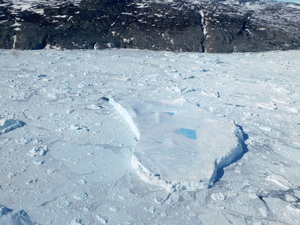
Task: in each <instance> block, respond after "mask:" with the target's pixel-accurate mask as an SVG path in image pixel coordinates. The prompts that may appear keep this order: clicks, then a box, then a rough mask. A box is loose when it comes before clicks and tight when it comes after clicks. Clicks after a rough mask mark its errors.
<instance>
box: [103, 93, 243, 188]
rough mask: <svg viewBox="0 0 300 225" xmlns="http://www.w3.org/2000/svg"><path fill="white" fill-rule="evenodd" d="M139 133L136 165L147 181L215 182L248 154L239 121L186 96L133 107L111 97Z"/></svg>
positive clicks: (178, 183) (192, 185)
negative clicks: (184, 99) (220, 115)
mask: <svg viewBox="0 0 300 225" xmlns="http://www.w3.org/2000/svg"><path fill="white" fill-rule="evenodd" d="M109 101H110V102H111V104H112V105H113V106H114V107H115V108H116V110H117V111H118V112H119V113H120V114H122V115H123V117H124V119H125V120H126V121H127V122H128V123H129V125H130V127H131V129H132V130H133V133H134V134H136V136H137V138H138V142H137V145H136V147H135V151H134V153H133V156H132V166H133V168H134V169H135V170H136V171H137V173H138V174H139V176H140V177H141V178H142V179H143V180H144V181H146V182H149V183H153V184H157V185H161V186H163V187H164V188H166V189H167V190H172V191H174V190H177V189H198V188H203V187H208V186H209V185H211V184H213V182H214V180H215V179H216V176H217V172H218V170H219V169H221V168H224V167H225V166H228V165H229V164H230V163H231V162H233V161H234V160H235V159H236V158H238V157H239V156H240V155H241V154H242V153H243V151H244V150H243V144H242V142H243V141H244V140H243V134H242V131H241V130H240V129H239V127H238V126H236V125H235V124H234V123H233V122H230V121H226V120H224V119H221V118H218V117H216V116H214V115H213V114H211V113H209V112H207V111H205V110H203V109H200V108H199V107H196V106H191V105H187V104H184V103H183V102H182V101H178V100H175V101H169V102H163V101H160V102H159V101H157V102H154V101H153V102H142V103H135V104H133V106H132V110H131V112H134V114H135V115H133V117H132V118H131V117H130V116H129V113H128V111H127V110H126V109H125V108H123V107H122V106H121V104H119V103H116V102H115V101H114V100H113V99H112V98H111V99H110V100H109Z"/></svg>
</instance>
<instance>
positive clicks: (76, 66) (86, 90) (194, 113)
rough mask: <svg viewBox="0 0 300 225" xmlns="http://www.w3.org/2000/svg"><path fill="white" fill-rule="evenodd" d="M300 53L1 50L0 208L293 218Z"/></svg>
mask: <svg viewBox="0 0 300 225" xmlns="http://www.w3.org/2000/svg"><path fill="white" fill-rule="evenodd" d="M299 59H300V51H286V52H267V53H243V54H238V53H234V54H199V53H171V52H151V51H136V50H105V51H56V50H42V51H15V50H11V51H10V50H1V51H0V90H1V92H0V105H1V108H0V205H4V206H6V207H8V208H11V209H13V210H14V211H19V210H21V209H24V210H25V211H26V212H27V213H28V214H29V215H30V216H31V218H32V220H33V221H35V222H37V223H39V224H55V225H65V224H72V225H74V224H114V225H117V224H124V225H125V224H135V225H141V224H151V225H152V224H161V225H162V224H168V225H169V224H172V225H173V224H174V225H184V224H197V225H198V224H205V225H206V224H211V225H215V224H257V225H258V224H272V225H273V224H276V225H277V224H278V225H279V224H292V225H294V224H300V200H299V199H300V116H299V113H300V94H299V93H300V79H299V76H300V72H299V71H300V61H299ZM198 117H199V120H198V119H197V118H198ZM206 119H208V120H206ZM147 127H151V129H150V128H149V129H147ZM234 128H235V129H236V130H238V132H236V131H234ZM237 133H239V134H237ZM203 137H205V138H203ZM238 137H239V138H238ZM201 138H203V139H201ZM205 140H207V141H205ZM151 141H152V142H151ZM239 145H241V147H242V148H243V149H242V151H238V152H236V151H231V150H232V149H235V148H234V147H232V146H239ZM157 146H159V147H157ZM195 146H200V147H201V148H197V147H195ZM222 146H223V147H224V148H222ZM230 146H231V147H230ZM220 147H221V148H220ZM158 148H160V149H161V151H157V149H158ZM183 148H184V149H183ZM217 148H219V149H220V151H216V149H217ZM163 150H167V151H166V153H165V154H164V153H163V152H162V151H163ZM152 151H153V152H154V153H155V154H151V153H152ZM216 152H218V154H219V155H215V156H212V155H211V154H209V153H212V154H215V153H216ZM214 157H215V158H214ZM224 157H225V159H230V160H229V161H228V160H227V161H226V160H225V161H226V163H225V162H224V163H223V164H222V163H221V164H222V165H220V166H219V167H218V168H217V174H216V177H215V179H214V180H213V182H212V184H211V185H209V188H207V186H205V185H198V186H197V185H195V186H193V188H190V184H191V182H190V181H192V183H193V184H194V183H195V182H198V181H199V180H200V179H202V178H203V177H204V178H205V176H204V175H203V174H202V173H205V172H206V171H208V170H209V171H212V172H214V169H215V167H214V166H215V165H216V163H218V162H222V160H221V159H224ZM226 157H227V158H226ZM198 162H199V163H202V164H201V165H202V166H199V165H200V164H198ZM137 164H138V165H139V166H137ZM224 166H226V167H225V168H224ZM141 167H143V168H142V169H141ZM150 170H151V171H150ZM176 170H178V171H176ZM197 170H199V171H197ZM149 171H150V172H149ZM148 172H149V173H148ZM185 174H186V175H185ZM199 174H200V175H199ZM210 177H211V176H206V178H208V179H209V178H210ZM155 179H156V180H155ZM198 179H199V180H198ZM161 180H164V182H167V183H168V182H169V181H171V183H172V182H173V181H175V182H177V183H180V184H183V185H181V186H180V188H175V189H172V188H171V189H168V188H166V186H164V185H163V184H162V183H161V182H160V181H161ZM145 181H146V182H145ZM185 182H188V183H185ZM189 182H190V183H189ZM172 184H173V183H172ZM176 187H177V186H176ZM5 221H9V218H8V215H2V216H1V215H0V224H6V222H5Z"/></svg>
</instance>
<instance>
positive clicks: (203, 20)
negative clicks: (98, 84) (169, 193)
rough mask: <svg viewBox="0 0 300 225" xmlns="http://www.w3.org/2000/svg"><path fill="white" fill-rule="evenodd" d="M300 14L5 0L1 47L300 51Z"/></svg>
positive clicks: (265, 7)
mask: <svg viewBox="0 0 300 225" xmlns="http://www.w3.org/2000/svg"><path fill="white" fill-rule="evenodd" d="M299 13H300V7H299V4H297V3H283V2H275V1H252V0H249V1H243V0H241V1H206V0H202V1H190V0H183V1H144V0H94V1H90V0H82V1H63V2H62V1H57V0H51V1H35V0H33V1H27V0H23V1H13V0H6V1H3V3H2V4H1V5H0V48H7V49H12V48H14V49H43V48H54V49H57V48H59V49H105V48H134V49H149V50H168V51H185V52H186V51H188V52H249V51H251V52H257V51H269V50H288V49H299V47H300V36H299V33H300V30H299V29H300V28H299V23H300V19H299V18H300V17H299Z"/></svg>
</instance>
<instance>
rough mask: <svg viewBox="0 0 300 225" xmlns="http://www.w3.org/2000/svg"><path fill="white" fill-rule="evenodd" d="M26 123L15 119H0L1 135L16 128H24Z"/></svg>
mask: <svg viewBox="0 0 300 225" xmlns="http://www.w3.org/2000/svg"><path fill="white" fill-rule="evenodd" d="M24 125H25V123H24V122H22V121H20V120H15V119H6V118H1V117H0V135H1V134H4V133H7V132H9V131H12V130H14V129H16V128H19V127H23V126H24Z"/></svg>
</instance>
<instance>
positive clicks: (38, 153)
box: [27, 146, 48, 157]
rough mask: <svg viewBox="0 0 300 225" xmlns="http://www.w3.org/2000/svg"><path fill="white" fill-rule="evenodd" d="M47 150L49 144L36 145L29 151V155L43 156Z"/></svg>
mask: <svg viewBox="0 0 300 225" xmlns="http://www.w3.org/2000/svg"><path fill="white" fill-rule="evenodd" d="M47 152H48V147H47V146H41V147H34V148H33V149H31V150H30V151H29V152H28V153H27V155H29V156H31V157H35V156H43V155H46V153H47Z"/></svg>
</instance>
